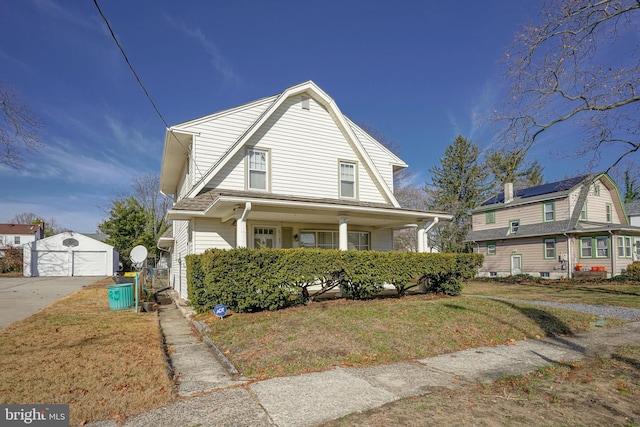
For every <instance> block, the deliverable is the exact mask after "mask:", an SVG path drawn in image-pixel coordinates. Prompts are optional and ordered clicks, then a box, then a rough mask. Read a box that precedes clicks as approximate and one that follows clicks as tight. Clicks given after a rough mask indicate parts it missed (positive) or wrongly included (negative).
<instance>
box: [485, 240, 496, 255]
mask: <svg viewBox="0 0 640 427" xmlns="http://www.w3.org/2000/svg"><path fill="white" fill-rule="evenodd" d="M497 253H498V252H497V246H496V242H488V243H487V255H495V254H497Z"/></svg>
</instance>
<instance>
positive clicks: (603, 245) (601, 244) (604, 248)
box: [596, 236, 609, 258]
mask: <svg viewBox="0 0 640 427" xmlns="http://www.w3.org/2000/svg"><path fill="white" fill-rule="evenodd" d="M608 256H609V238H608V237H607V236H598V237H596V258H607V257H608Z"/></svg>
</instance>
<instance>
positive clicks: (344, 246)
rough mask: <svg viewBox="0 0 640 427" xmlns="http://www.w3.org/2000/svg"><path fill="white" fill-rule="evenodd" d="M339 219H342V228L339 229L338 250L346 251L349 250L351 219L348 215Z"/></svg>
mask: <svg viewBox="0 0 640 427" xmlns="http://www.w3.org/2000/svg"><path fill="white" fill-rule="evenodd" d="M338 218H339V219H340V228H339V229H338V230H339V235H340V239H339V246H338V249H340V250H341V251H346V250H348V249H349V234H348V230H347V223H348V222H349V217H348V216H347V215H340V216H339V217H338Z"/></svg>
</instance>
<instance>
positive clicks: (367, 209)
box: [167, 190, 451, 228]
mask: <svg viewBox="0 0 640 427" xmlns="http://www.w3.org/2000/svg"><path fill="white" fill-rule="evenodd" d="M247 203H251V208H250V212H249V216H248V220H251V221H253V220H259V221H276V222H299V223H335V222H336V218H337V217H338V216H340V215H346V216H348V217H349V224H352V225H362V226H371V227H376V228H395V227H404V226H410V225H412V224H417V223H419V222H428V221H433V220H434V219H435V218H436V217H437V218H438V220H440V221H447V220H450V219H451V215H447V214H444V213H439V212H428V211H421V210H414V209H404V208H397V207H394V206H391V205H387V204H383V203H370V202H359V201H352V200H342V199H325V198H312V197H299V196H290V195H280V194H270V193H259V192H248V191H233V190H228V191H227V190H209V191H205V192H203V193H201V194H199V195H198V196H196V197H194V198H186V199H182V200H180V201H179V202H178V203H176V204H175V205H174V206H173V207H172V208H171V209H170V210H169V211H168V212H167V218H168V219H170V220H180V219H191V218H220V219H221V220H222V221H223V222H226V221H229V220H233V219H235V218H236V214H237V213H242V212H243V211H244V209H245V206H246V205H247Z"/></svg>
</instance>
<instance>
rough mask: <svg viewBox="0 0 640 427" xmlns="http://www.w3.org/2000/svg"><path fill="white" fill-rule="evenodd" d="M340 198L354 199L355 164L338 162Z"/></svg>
mask: <svg viewBox="0 0 640 427" xmlns="http://www.w3.org/2000/svg"><path fill="white" fill-rule="evenodd" d="M340 197H346V198H350V199H355V197H356V164H355V163H350V162H340Z"/></svg>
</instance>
